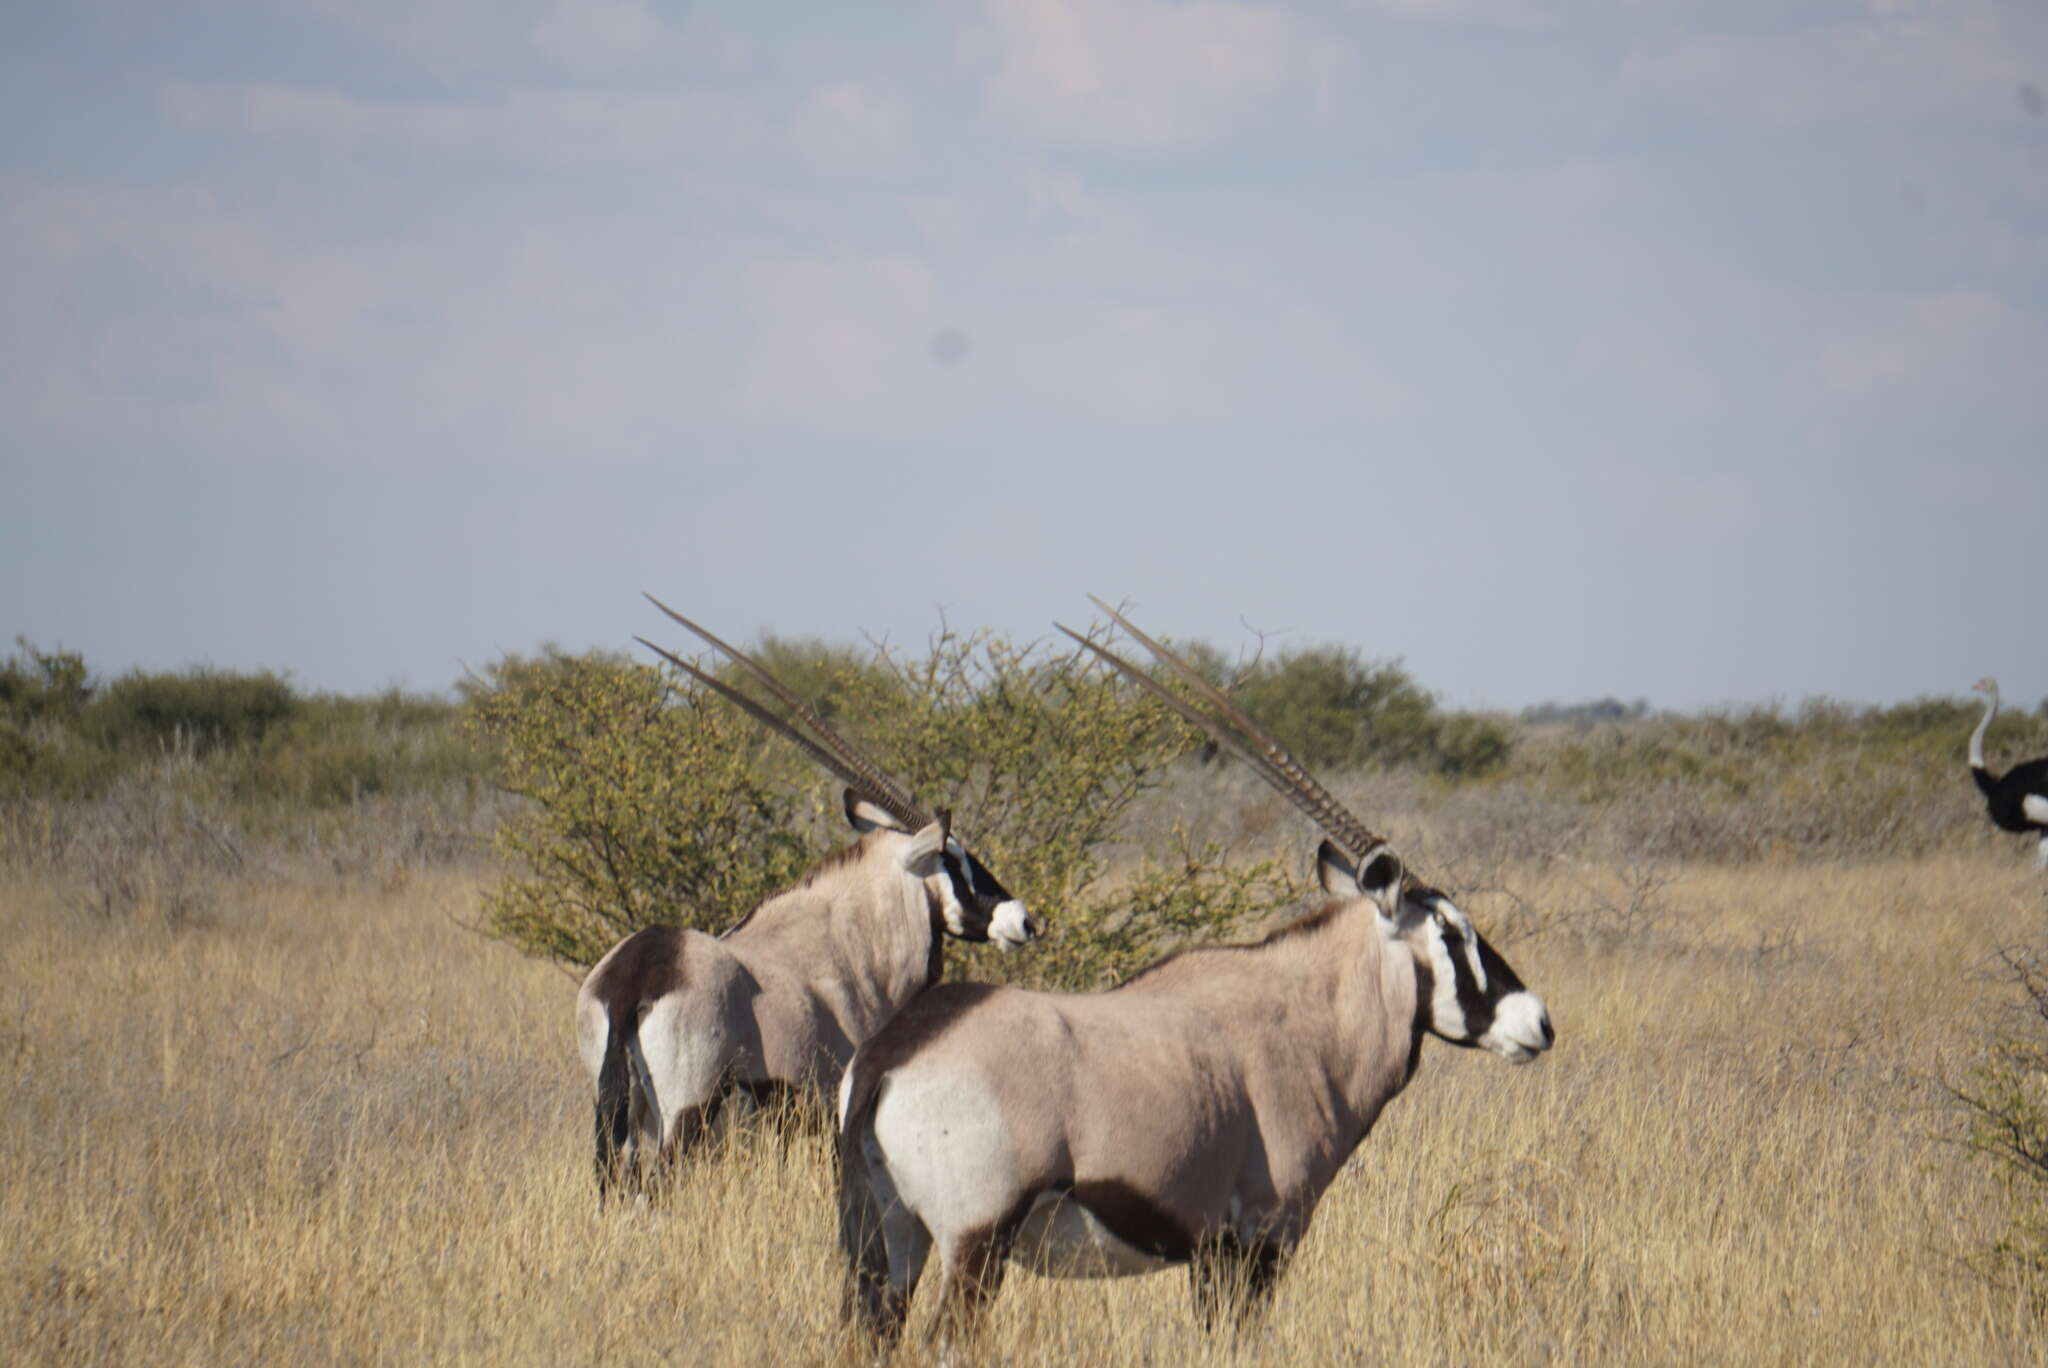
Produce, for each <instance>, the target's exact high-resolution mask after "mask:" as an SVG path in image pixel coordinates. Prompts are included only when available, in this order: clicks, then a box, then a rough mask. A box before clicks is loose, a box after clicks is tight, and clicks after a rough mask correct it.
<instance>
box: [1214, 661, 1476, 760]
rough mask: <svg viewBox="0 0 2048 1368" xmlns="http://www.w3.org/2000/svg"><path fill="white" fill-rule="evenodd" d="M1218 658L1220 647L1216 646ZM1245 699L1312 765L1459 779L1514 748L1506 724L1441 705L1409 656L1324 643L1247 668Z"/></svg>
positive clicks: (1239, 690) (1242, 684)
mask: <svg viewBox="0 0 2048 1368" xmlns="http://www.w3.org/2000/svg"><path fill="white" fill-rule="evenodd" d="M1208 654H1209V657H1210V658H1212V659H1213V658H1215V657H1216V656H1217V655H1218V654H1219V653H1217V652H1214V651H1213V650H1211V651H1210V652H1209V653H1208ZM1235 692H1236V696H1237V701H1238V703H1239V704H1240V706H1242V707H1243V708H1244V709H1245V710H1246V711H1247V712H1249V713H1250V714H1251V715H1252V716H1253V717H1255V718H1257V719H1258V720H1259V722H1260V723H1261V725H1263V726H1264V727H1265V728H1266V729H1267V730H1268V731H1270V732H1271V733H1272V734H1273V735H1274V736H1275V737H1277V738H1278V739H1279V741H1280V743H1281V744H1282V745H1284V746H1286V747H1287V748H1288V749H1289V750H1291V751H1293V752H1294V753H1295V754H1296V755H1297V756H1299V757H1300V758H1301V760H1302V762H1303V763H1304V764H1306V765H1308V766H1309V767H1310V768H1312V769H1319V770H1334V769H1341V768H1346V767H1350V766H1354V765H1360V764H1368V765H1375V766H1378V767H1380V768H1382V769H1394V768H1400V767H1403V766H1411V767H1414V768H1417V769H1420V770H1423V771H1425V772H1427V773H1432V774H1437V775H1441V776H1444V777H1446V778H1451V779H1475V778H1478V777H1480V776H1482V775H1485V774H1490V773H1492V772H1494V771H1496V770H1498V769H1500V768H1501V767H1502V766H1503V765H1504V764H1506V763H1507V760H1508V757H1509V756H1510V754H1511V753H1512V752H1513V750H1514V743H1515V733H1514V731H1513V730H1512V729H1511V728H1510V727H1509V726H1508V725H1507V724H1506V723H1505V722H1502V721H1500V720H1497V719H1494V718H1490V717H1479V716H1475V715H1472V714H1469V713H1457V714H1445V713H1440V712H1438V711H1437V707H1436V700H1435V699H1434V698H1432V697H1431V696H1430V694H1429V692H1428V691H1427V690H1426V689H1424V688H1422V687H1421V686H1420V685H1418V684H1417V683H1416V682H1415V680H1414V679H1413V678H1412V677H1410V675H1409V674H1408V672H1407V671H1406V670H1405V669H1403V668H1402V667H1401V664H1400V662H1399V661H1370V660H1366V659H1365V658H1364V657H1362V656H1361V655H1360V654H1359V653H1358V652H1357V651H1356V650H1353V649H1352V648H1350V647H1344V646H1314V647H1308V648H1306V649H1302V650H1297V651H1290V652H1286V653H1283V654H1282V655H1281V656H1280V657H1279V658H1278V659H1276V660H1270V661H1264V660H1262V661H1260V662H1258V663H1256V664H1254V665H1253V666H1252V667H1251V668H1250V669H1249V670H1247V671H1245V672H1244V675H1243V678H1242V679H1241V680H1240V681H1239V683H1238V684H1237V687H1236V690H1235Z"/></svg>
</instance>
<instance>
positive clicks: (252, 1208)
mask: <svg viewBox="0 0 2048 1368" xmlns="http://www.w3.org/2000/svg"><path fill="white" fill-rule="evenodd" d="M1389 825H1390V827H1391V829H1392V830H1393V832H1394V834H1395V835H1396V836H1397V837H1404V836H1405V835H1406V834H1407V833H1408V832H1409V831H1412V830H1413V826H1412V824H1410V825H1409V826H1407V827H1405V828H1404V825H1403V823H1402V822H1401V821H1400V820H1399V819H1398V817H1397V818H1395V819H1393V820H1392V821H1390V823H1389ZM1287 844H1288V846H1290V847H1291V848H1292V850H1293V854H1292V856H1291V857H1292V858H1295V859H1299V860H1305V858H1306V856H1305V854H1304V853H1303V851H1304V849H1305V846H1304V843H1303V842H1302V840H1301V833H1300V832H1298V831H1293V832H1290V833H1289V834H1288V837H1287ZM1418 844H1419V845H1420V846H1421V847H1422V848H1423V849H1424V850H1427V848H1428V845H1429V842H1428V841H1427V840H1424V839H1420V838H1418ZM1454 854H1455V852H1451V851H1447V850H1446V849H1445V848H1444V847H1443V844H1442V843H1441V842H1439V849H1438V856H1439V858H1438V859H1436V860H1435V861H1434V862H1433V861H1432V858H1431V857H1430V856H1429V855H1428V854H1422V855H1417V856H1415V860H1416V863H1417V864H1418V865H1420V866H1421V867H1422V868H1423V870H1424V872H1425V873H1430V874H1433V875H1436V876H1438V877H1439V878H1442V877H1444V875H1445V873H1446V868H1445V866H1446V864H1448V865H1450V866H1451V869H1450V872H1451V873H1457V872H1459V871H1460V869H1463V871H1464V872H1465V873H1466V875H1467V877H1466V878H1465V881H1464V883H1463V885H1462V886H1463V887H1465V888H1467V889H1471V890H1472V891H1470V892H1469V893H1467V895H1466V897H1465V899H1464V901H1465V904H1466V906H1467V908H1468V910H1469V911H1470V912H1471V913H1472V914H1473V916H1474V919H1475V921H1476V922H1477V923H1478V924H1479V926H1480V927H1481V928H1482V929H1484V930H1486V931H1487V932H1488V933H1489V935H1490V936H1492V937H1493V938H1494V939H1495V940H1496V943H1498V944H1499V945H1500V946H1501V948H1502V949H1503V950H1504V951H1505V953H1506V954H1507V955H1508V956H1509V958H1510V959H1511V960H1512V961H1513V963H1514V964H1515V965H1516V967H1517V969H1518V970H1519V971H1520V972H1521V973H1522V975H1523V977H1524V978H1526V979H1527V980H1528V981H1529V983H1530V984H1531V985H1532V986H1533V987H1535V988H1537V989H1538V990H1539V991H1541V992H1542V993H1543V994H1545V995H1546V997H1547V998H1548V1000H1549V1003H1550V1007H1551V1011H1552V1014H1553V1018H1554V1020H1555V1022H1556V1025H1557V1029H1558V1032H1559V1040H1558V1045H1557V1048H1556V1049H1555V1050H1554V1051H1553V1052H1552V1053H1551V1054H1549V1055H1548V1056H1546V1057H1545V1058H1543V1059H1542V1060H1540V1061H1539V1062H1537V1063H1534V1064H1531V1065H1528V1066H1525V1067H1521V1068H1512V1067H1510V1066H1507V1065H1505V1064H1502V1063H1500V1062H1499V1061H1497V1060H1495V1059H1493V1058H1492V1057H1490V1056H1484V1055H1479V1054H1475V1053H1468V1052H1460V1051H1456V1050H1453V1049H1450V1048H1448V1047H1445V1046H1443V1045H1441V1044H1440V1043H1434V1042H1433V1043H1431V1044H1430V1045H1428V1046H1427V1047H1426V1048H1425V1051H1424V1057H1423V1065H1422V1069H1421V1072H1420V1073H1419V1075H1418V1076H1417V1078H1416V1080H1415V1082H1414V1084H1413V1085H1412V1086H1411V1087H1410V1088H1409V1090H1408V1091H1407V1092H1406V1093H1405V1094H1404V1095H1403V1096H1401V1097H1400V1098H1399V1099H1397V1100H1396V1101H1395V1102H1394V1104H1393V1105H1392V1107H1391V1108H1390V1109H1389V1110H1388V1112H1387V1114H1386V1115H1385V1117H1384V1118H1383V1119H1382V1121H1381V1124H1380V1126H1379V1128H1378V1129H1377V1131H1376V1132H1375V1133H1374V1134H1373V1135H1372V1136H1371V1137H1370V1138H1369V1139H1368V1140H1367V1142H1366V1144H1365V1145H1364V1146H1363V1147H1362V1148H1361V1149H1360V1151H1359V1154H1358V1156H1357V1158H1356V1159H1355V1160H1354V1162H1353V1163H1352V1165H1351V1167H1350V1168H1349V1169H1348V1170H1347V1171H1346V1173H1345V1174H1344V1175H1343V1176H1342V1177H1341V1178H1340V1180H1339V1181H1338V1183H1337V1184H1336V1185H1335V1187H1334V1188H1333V1189H1332V1190H1331V1191H1330V1193H1329V1194H1328V1196H1327V1198H1326V1199H1325V1201H1324V1203H1323V1205H1322V1207H1321V1209H1320V1211H1319V1213H1318V1215H1317V1218H1316V1222H1315V1226H1314V1228H1313V1230H1312V1232H1311V1234H1310V1236H1309V1238H1308V1240H1307V1242H1306V1243H1305V1245H1304V1246H1303V1247H1302V1249H1301V1251H1300V1253H1299V1255H1298V1257H1297V1258H1296V1260H1295V1262H1294V1264H1293V1266H1292V1268H1291V1269H1290V1270H1289V1272H1288V1274H1287V1276H1286V1277H1285V1278H1284V1279H1283V1281H1282V1283H1281V1286H1280V1290H1279V1294H1278V1297H1277V1300H1276V1302H1275V1304H1274V1306H1273V1308H1272V1312H1271V1314H1270V1316H1269V1317H1267V1318H1266V1319H1265V1320H1264V1321H1263V1322H1262V1323H1260V1324H1259V1325H1258V1326H1256V1327H1255V1328H1254V1329H1252V1330H1250V1331H1248V1332H1246V1333H1245V1334H1243V1335H1242V1336H1241V1337H1239V1338H1236V1339H1232V1338H1230V1337H1228V1336H1218V1337H1215V1338H1207V1337H1204V1336H1203V1335H1202V1334H1201V1333H1199V1332H1198V1330H1197V1329H1196V1327H1195V1323H1194V1321H1193V1318H1192V1317H1191V1315H1190V1314H1189V1310H1188V1306H1187V1293H1186V1283H1185V1279H1184V1278H1183V1277H1182V1276H1180V1275H1178V1274H1161V1275H1156V1276H1154V1277H1151V1278H1145V1279H1136V1280H1126V1281H1120V1282H1107V1283H1054V1282H1048V1281H1042V1280H1039V1279H1037V1278H1034V1277H1032V1276H1030V1275H1028V1274H1024V1273H1021V1272H1013V1273H1012V1275H1011V1277H1010V1280H1009V1282H1008V1284H1007V1286H1006V1287H1005V1289H1004V1292H1003V1294H1002V1297H1001V1298H1000V1300H999V1301H998V1303H997V1305H996V1308H995V1311H994V1313H993V1315H992V1317H991V1320H990V1322H989V1325H988V1329H987V1337H986V1339H985V1340H984V1341H983V1342H982V1345H981V1347H980V1353H981V1354H982V1355H985V1357H986V1358H987V1359H988V1360H989V1361H1000V1362H1006V1363H1048V1364H1053V1363H1057V1364H1067V1363H1077V1362H1084V1363H1160V1364H1179V1363H1210V1362H1257V1363H1274V1364H1281V1363H1286V1364H1293V1363H1314V1362H1337V1361H1352V1360H1366V1361H1375V1362H1378V1361H1388V1360H1393V1361H1400V1362H1414V1363H1439V1362H1441V1363H1468V1362H1530V1361H1536V1360H1562V1361H1580V1362H1585V1361H1600V1362H1631V1363H1633V1362H1647V1363H1685V1362H1716V1363H1722V1362H1737V1361H1741V1362H1747V1361H1765V1362H1813V1361H1833V1362H1869V1361H1891V1362H1915V1363H1930V1362H1941V1363H1981V1362H2015V1361H2032V1362H2039V1361H2044V1360H2048V1327H2044V1324H2043V1322H2042V1321H2041V1320H2040V1319H2039V1317H2038V1312H2037V1311H2036V1310H2035V1309H2033V1307H2034V1306H2035V1305H2036V1304H2035V1303H2032V1302H2030V1301H2029V1300H2028V1295H2027V1293H2026V1292H2025V1291H2024V1290H2021V1289H2015V1288H2012V1287H2010V1286H2006V1285H2002V1284H2001V1283H1999V1282H1997V1281H1994V1280H1991V1279H1987V1278H1986V1277H1984V1276H1981V1275H1980V1274H1979V1273H1978V1272H1977V1271H1976V1270H1975V1266H1974V1264H1973V1260H1975V1259H1976V1257H1977V1256H1978V1255H1980V1254H1981V1252H1982V1251H1983V1250H1985V1249H1986V1248H1987V1246H1989V1245H1990V1243H1991V1242H1992V1241H1993V1240H1995V1239H1996V1238H1997V1236H1998V1234H1999V1233H2000V1231H2001V1229H2002V1227H2003V1225H2004V1222H2005V1220H2006V1218H2007V1210H2008V1209H2007V1206H2006V1204H2005V1199H2004V1198H2003V1197H2002V1196H2001V1194H2000V1191H1999V1189H1998V1188H1997V1186H1996V1185H1995V1183H1994V1182H1993V1181H1992V1180H1991V1179H1990V1177H1989V1176H1988V1174H1987V1173H1986V1172H1985V1170H1984V1169H1983V1168H1982V1167H1981V1166H1980V1165H1977V1164H1974V1163H1972V1162H1970V1161H1969V1159H1968V1158H1967V1156H1966V1155H1965V1154H1964V1152H1963V1151H1962V1150H1961V1149H1960V1148H1959V1147H1958V1145H1957V1144H1956V1143H1955V1142H1956V1140H1957V1138H1958V1136H1959V1134H1960V1133H1961V1123H1960V1119H1959V1116H1958V1112H1957V1110H1956V1107H1955V1105H1954V1103H1953V1102H1952V1101H1951V1100H1949V1098H1948V1097H1947V1095H1946V1093H1945V1092H1944V1091H1943V1089H1942V1087H1941V1082H1942V1080H1944V1079H1946V1080H1950V1081H1961V1080H1962V1079H1963V1078H1964V1076H1965V1075H1966V1072H1967V1070H1968V1068H1969V1066H1970V1065H1971V1063H1972V1062H1973V1061H1975V1060H1976V1059H1978V1058H1979V1057H1981V1055H1982V1053H1983V1051H1984V1049H1985V1047H1986V1044H1987V1042H1988V1040H1989V1039H1990V1037H1991V1034H1992V1032H1993V1030H1994V1028H1995V1026H1996V1025H1997V1022H1998V1019H1999V1016H2000V1013H2002V1012H2003V1011H2005V1010H2007V1004H2008V1003H2009V1002H2010V1000H2011V992H2010V986H2011V985H2010V983H2009V981H2008V979H2007V978H2006V977H2005V976H2004V975H2003V974H2002V973H2001V971H2000V967H1999V963H1998V960H1997V958H1996V952H1997V950H1998V949H1999V948H2000V947H2001V946H2006V945H2011V944H2018V943H2027V944H2034V945H2039V944H2041V943H2042V941H2043V938H2044V933H2048V901H2044V894H2043V890H2044V886H2048V881H2044V878H2043V876H2041V875H2038V874H2036V873H2034V872H2033V871H2032V870H2031V868H2030V867H2029V864H2028V862H2027V860H2026V858H2025V854H2024V853H2023V852H2022V851H2021V850H2020V849H2019V848H2017V846H2016V845H2014V844H2012V843H2007V842H2004V841H2000V840H1997V839H1995V838H1993V837H1991V836H1989V835H1984V836H1982V837H1980V838H1974V839H1971V840H1967V841H1964V842H1961V843H1959V845H1958V846H1957V848H1956V849H1955V850H1954V851H1953V852H1951V853H1947V854H1941V855H1931V856H1926V857H1924V858H1917V859H1893V858H1886V857H1884V856H1881V855H1870V856H1859V857H1855V858H1846V857H1845V858H1831V859H1791V858H1778V857H1768V856H1767V857H1764V858H1759V859H1754V860H1749V861H1746V862H1738V863H1716V864H1707V863H1698V864H1694V863H1681V862H1670V861H1667V862H1663V863H1657V864H1647V863H1644V862H1642V861H1641V860H1638V859H1634V858H1624V857H1622V856H1615V857H1612V858H1599V857H1589V858H1586V859H1557V858H1550V859H1543V860H1536V859H1525V858H1501V859H1495V860H1493V861H1492V862H1490V863H1489V864H1487V865H1486V866H1485V868H1484V870H1483V877H1472V869H1471V867H1470V866H1469V865H1467V866H1460V865H1459V864H1458V861H1457V860H1456V859H1454V858H1451V856H1452V855H1454ZM337 868H338V867H337ZM489 877H490V872H489V871H488V870H485V869H480V868H479V869H469V870H465V869H462V868H459V867H458V868H439V869H435V868H423V869H396V870H389V871H386V872H384V873H383V874H381V875H376V874H365V873H362V872H360V871H341V872H336V870H335V869H329V870H322V871H318V872H315V871H314V870H312V869H311V868H301V869H297V870H271V871H268V872H261V873H258V872H253V871H252V872H250V873H247V874H245V875H243V876H240V877H239V878H237V879H235V880H233V881H230V882H228V883H226V884H225V885H224V886H223V887H222V889H221V891H220V892H219V894H218V896H217V897H215V898H214V899H213V900H212V901H211V903H210V906H209V907H208V908H207V909H206V910H205V912H204V914H203V915H196V916H190V917H185V918H182V919H180V924H177V925H175V926H173V925H170V924H167V922H166V919H164V918H151V917H147V916H131V917H125V918H116V917H107V916H102V915H94V914H92V913H91V912H89V911H87V910H84V909H82V908H81V905H80V904H79V902H78V900H77V898H76V897H75V896H74V895H73V894H72V893H70V892H69V891H67V890H66V889H65V888H64V887H63V886H61V884H60V883H59V882H58V881H54V880H51V879H48V878H44V877H41V876H38V875H36V874H34V873H32V872H21V873H16V874H12V875H9V876H7V877H6V878H5V880H4V881H0V1076H4V1078H5V1080H6V1098H7V1105H6V1107H5V1109H4V1112H0V1228H4V1230H5V1232H6V1235H5V1239H4V1240H0V1355H4V1357H5V1358H6V1359H7V1360H8V1361H9V1362H15V1363H26V1362H65V1363H76V1362H92V1361H107V1360H111V1361H122V1362H150V1363H164V1364H170V1363H206V1364H213V1363H245V1362H256V1361H292V1362H300V1361H311V1362H404V1363H411V1362H421V1361H435V1362H490V1363H500V1362H533V1363H599V1362H602V1363H630V1362H641V1361H668V1362H688V1363H700V1362H701V1363H758V1362H767V1361H778V1362H783V1361H787V1362H818V1361H826V1360H831V1359H833V1358H835V1357H837V1356H840V1355H842V1354H844V1353H846V1352H847V1350H848V1347H849V1346H848V1344H847V1342H846V1341H845V1340H844V1339H843V1338H842V1336H841V1333H840V1330H839V1327H838V1320H837V1301H838V1286H839V1284H838V1277H839V1274H838V1265H837V1255H836V1250H835V1245H834V1216H833V1202H832V1194H833V1167H832V1162H831V1157H830V1153H829V1150H828V1147H827V1143H826V1141H825V1140H824V1139H823V1138H821V1137H817V1136H808V1137H800V1138H798V1139H797V1140H795V1141H794V1142H793V1143H791V1144H789V1145H788V1146H787V1147H785V1146H784V1145H783V1144H781V1143H780V1142H779V1141H778V1140H777V1138H776V1137H775V1136H773V1135H771V1134H768V1133H765V1132H758V1131H757V1132H751V1133H742V1134H741V1135H740V1136H739V1137H738V1142H737V1143H733V1144H729V1145H728V1146H727V1147H726V1148H725V1149H724V1150H723V1151H722V1152H721V1153H720V1154H718V1155H717V1156H715V1157H714V1158H713V1159H712V1160H710V1161H709V1162H706V1163H704V1164H702V1165H701V1166H699V1167H698V1168H697V1169H696V1171H695V1172H694V1173H693V1174H691V1175H690V1177H689V1178H688V1179H687V1180H686V1181H685V1182H684V1183H683V1184H682V1186H681V1187H680V1188H679V1189H678V1190H677V1191H676V1192H675V1193H674V1194H673V1196H672V1199H671V1200H670V1201H669V1202H668V1203H667V1204H666V1205H665V1206H664V1207H662V1208H660V1209H657V1210H652V1211H633V1210H619V1209H613V1210H610V1211H600V1210H599V1209H598V1207H597V1204H596V1201H595V1196H594V1190H593V1184H592V1179H591V1171H590V1160H591V1156H590V1144H591V1140H590V1104H589V1098H588V1092H587V1086H588V1085H587V1084H586V1082H585V1080H584V1078H583V1076H582V1073H581V1070H580V1068H579V1066H578V1064H577V1061H576V1057H575V1051H574V1048H573V1045H572V1041H571V1034H570V1008H571V1002H572V999H573V995H574V990H575V981H574V979H573V978H572V977H571V976H569V975H568V974H566V973H564V972H563V971H561V970H559V969H556V968H553V967H550V966H548V965H546V964H543V963H540V962H538V961H536V960H533V959H529V958H525V957H522V956H521V955H519V954H518V953H516V952H514V951H513V950H511V949H510V948H508V947H507V946H505V945H503V944H501V943H498V942H496V941H493V940H491V939H488V938H486V937H484V936H481V935H479V934H477V933H476V932H475V931H473V930H471V929H469V924H472V923H474V921H475V920H476V917H477V910H478V900H479V897H480V893H481V890H482V888H483V887H484V884H485V882H486V880H487V879H488V878H489ZM1042 910H1044V911H1046V912H1047V913H1049V914H1050V915H1051V916H1052V917H1053V919H1054V920H1055V921H1056V920H1057V915H1058V910H1057V909H1053V908H1047V909H1042ZM927 1309H928V1306H927V1305H926V1303H925V1302H924V1301H922V1300H921V1302H920V1306H919V1312H920V1313H922V1312H923V1311H925V1310H927ZM921 1328H922V1315H921V1314H920V1315H919V1316H918V1317H917V1319H916V1320H914V1322H913V1328H912V1335H913V1340H912V1343H913V1345H915V1343H916V1340H915V1337H916V1335H917V1333H918V1331H919V1330H920V1329H921ZM920 1353H921V1351H919V1350H916V1349H915V1348H913V1350H912V1351H911V1352H909V1353H906V1354H905V1355H904V1356H903V1361H915V1360H916V1359H917V1358H918V1357H919V1355H920Z"/></svg>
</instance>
